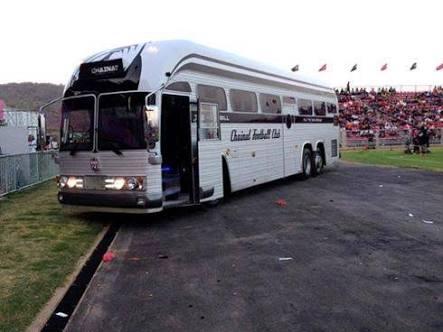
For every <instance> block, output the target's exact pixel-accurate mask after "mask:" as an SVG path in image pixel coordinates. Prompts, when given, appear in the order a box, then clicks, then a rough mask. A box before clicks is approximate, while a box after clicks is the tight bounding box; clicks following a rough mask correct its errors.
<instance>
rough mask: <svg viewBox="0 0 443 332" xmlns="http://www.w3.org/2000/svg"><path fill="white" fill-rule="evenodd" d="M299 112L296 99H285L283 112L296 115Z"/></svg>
mask: <svg viewBox="0 0 443 332" xmlns="http://www.w3.org/2000/svg"><path fill="white" fill-rule="evenodd" d="M296 111H297V103H296V101H295V98H294V97H283V112H285V113H288V114H295V112H296Z"/></svg>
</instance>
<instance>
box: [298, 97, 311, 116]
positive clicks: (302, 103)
mask: <svg viewBox="0 0 443 332" xmlns="http://www.w3.org/2000/svg"><path fill="white" fill-rule="evenodd" d="M298 112H299V114H300V115H312V101H310V100H308V99H299V100H298Z"/></svg>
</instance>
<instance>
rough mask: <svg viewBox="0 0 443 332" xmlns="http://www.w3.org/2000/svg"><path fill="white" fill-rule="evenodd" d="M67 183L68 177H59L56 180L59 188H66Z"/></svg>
mask: <svg viewBox="0 0 443 332" xmlns="http://www.w3.org/2000/svg"><path fill="white" fill-rule="evenodd" d="M67 183H68V177H67V176H60V177H59V178H58V186H59V188H64V187H66V184H67Z"/></svg>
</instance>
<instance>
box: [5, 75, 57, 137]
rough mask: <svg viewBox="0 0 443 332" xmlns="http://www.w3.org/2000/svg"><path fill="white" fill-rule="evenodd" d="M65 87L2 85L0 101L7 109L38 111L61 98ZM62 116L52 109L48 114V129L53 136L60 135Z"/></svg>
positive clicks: (37, 84)
mask: <svg viewBox="0 0 443 332" xmlns="http://www.w3.org/2000/svg"><path fill="white" fill-rule="evenodd" d="M62 93H63V85H56V84H51V83H8V84H0V99H3V100H4V102H5V103H6V106H7V107H11V108H17V109H24V110H38V109H39V108H40V106H42V105H44V104H46V103H47V102H48V101H50V100H52V99H54V98H57V97H59V96H61V95H62ZM59 124H60V114H58V113H57V110H55V109H50V110H49V112H48V113H47V122H46V127H47V129H48V133H49V134H51V135H55V136H57V135H58V131H59Z"/></svg>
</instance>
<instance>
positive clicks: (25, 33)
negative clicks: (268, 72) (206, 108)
mask: <svg viewBox="0 0 443 332" xmlns="http://www.w3.org/2000/svg"><path fill="white" fill-rule="evenodd" d="M442 17H443V1H442V0H435V1H434V0H420V1H412V0H403V1H400V0H398V1H397V0H396V1H387V0H382V1H381V0H354V1H347V0H335V1H331V0H329V1H328V0H324V1H323V0H305V1H299V0H287V1H280V0H273V1H259V0H255V1H242V0H235V1H231V0H222V1H214V0H212V1H211V0H206V1H197V0H187V1H183V0H179V1H175V0H164V1H147V0H144V1H143V0H139V1H135V0H124V1H121V0H120V1H115V0H106V1H101V0H96V1H93V0H88V1H85V0H75V1H72V0H70V1H67V0H58V1H51V0H39V1H24V0H3V1H2V4H1V6H0V83H8V82H50V83H58V84H65V83H66V82H67V81H68V79H69V78H70V76H71V74H72V72H73V71H74V69H75V67H76V66H78V65H79V64H80V63H81V62H82V60H84V59H85V58H86V57H88V56H89V55H91V54H94V53H96V52H99V51H102V50H106V49H110V48H114V47H119V46H124V45H130V44H136V43H140V42H145V41H150V40H163V39H188V40H192V41H195V42H198V43H201V44H204V45H207V46H211V47H214V48H219V49H222V50H225V51H229V52H233V53H236V54H238V55H242V56H245V57H248V58H251V59H254V60H258V61H260V62H263V63H266V64H269V65H274V66H277V67H280V68H283V69H287V70H288V71H290V68H292V67H293V66H294V65H296V64H298V65H299V66H300V74H301V75H303V76H308V77H312V78H314V79H318V80H320V81H322V82H324V83H326V84H328V85H330V86H334V87H340V86H345V85H346V83H347V82H348V81H350V83H351V85H353V86H383V85H411V86H412V85H434V84H441V85H443V70H441V71H438V72H437V71H435V67H436V66H437V65H439V64H441V63H443V19H442ZM413 62H417V70H415V71H409V67H410V66H411V64H412V63H413ZM325 63H326V64H327V70H326V71H323V72H318V69H319V68H320V66H321V65H323V64H325ZM356 63H357V64H358V70H357V71H355V72H352V73H351V72H350V69H351V67H352V66H353V65H354V64H356ZM384 63H388V70H386V71H383V72H382V71H380V67H381V66H382V65H383V64H384Z"/></svg>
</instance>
